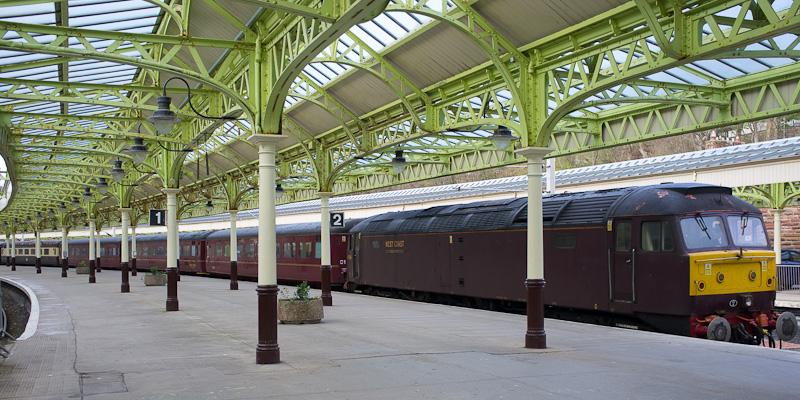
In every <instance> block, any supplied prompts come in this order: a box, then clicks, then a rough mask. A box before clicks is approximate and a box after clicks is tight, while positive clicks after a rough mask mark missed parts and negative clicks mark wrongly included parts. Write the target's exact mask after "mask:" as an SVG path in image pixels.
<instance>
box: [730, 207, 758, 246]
mask: <svg viewBox="0 0 800 400" xmlns="http://www.w3.org/2000/svg"><path fill="white" fill-rule="evenodd" d="M728 229H729V230H730V231H731V237H732V238H733V244H734V245H736V246H737V247H767V234H766V233H764V224H763V223H761V220H760V219H758V218H756V217H750V216H747V215H741V216H740V215H736V216H734V215H731V216H728Z"/></svg>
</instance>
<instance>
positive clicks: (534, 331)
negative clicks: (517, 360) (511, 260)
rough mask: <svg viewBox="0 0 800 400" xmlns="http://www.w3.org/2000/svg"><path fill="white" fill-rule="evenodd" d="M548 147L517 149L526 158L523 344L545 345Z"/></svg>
mask: <svg viewBox="0 0 800 400" xmlns="http://www.w3.org/2000/svg"><path fill="white" fill-rule="evenodd" d="M550 151H551V149H549V148H541V147H528V148H525V149H521V150H518V151H517V153H519V154H521V155H523V156H524V157H525V159H527V160H528V232H527V239H528V240H527V241H528V243H527V257H526V267H527V279H526V280H525V288H526V291H527V296H526V297H527V299H526V302H527V331H526V332H525V347H527V348H534V349H543V348H546V347H547V335H546V334H545V330H544V294H543V293H544V287H545V280H544V244H543V240H544V230H543V223H542V173H543V172H544V171H543V169H544V156H545V155H546V154H547V153H549V152H550Z"/></svg>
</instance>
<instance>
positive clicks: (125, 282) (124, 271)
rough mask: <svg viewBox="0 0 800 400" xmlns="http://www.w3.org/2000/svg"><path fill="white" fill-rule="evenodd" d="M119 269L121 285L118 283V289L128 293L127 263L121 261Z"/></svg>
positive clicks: (129, 287)
mask: <svg viewBox="0 0 800 400" xmlns="http://www.w3.org/2000/svg"><path fill="white" fill-rule="evenodd" d="M119 269H120V271H122V285H120V287H119V291H120V293H130V292H131V283H130V280H129V279H128V263H126V262H124V263H121V264H120V267H119Z"/></svg>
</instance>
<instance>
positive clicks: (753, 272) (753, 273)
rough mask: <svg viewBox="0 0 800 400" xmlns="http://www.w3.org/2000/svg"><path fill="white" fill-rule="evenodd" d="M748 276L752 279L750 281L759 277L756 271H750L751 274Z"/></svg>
mask: <svg viewBox="0 0 800 400" xmlns="http://www.w3.org/2000/svg"><path fill="white" fill-rule="evenodd" d="M747 277H748V278H749V279H750V281H751V282H752V281H755V280H756V278H757V277H758V275H757V274H756V271H750V274H749V275H748V276H747Z"/></svg>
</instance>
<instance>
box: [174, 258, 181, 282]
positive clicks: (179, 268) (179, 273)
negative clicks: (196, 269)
mask: <svg viewBox="0 0 800 400" xmlns="http://www.w3.org/2000/svg"><path fill="white" fill-rule="evenodd" d="M175 271H176V272H177V274H176V275H175V276H176V277H177V280H178V282H180V281H181V260H175Z"/></svg>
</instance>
